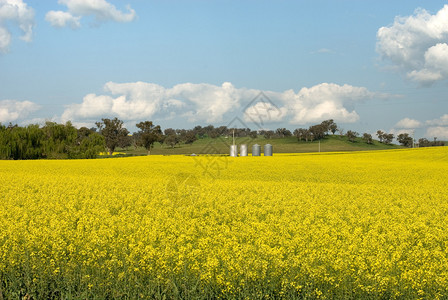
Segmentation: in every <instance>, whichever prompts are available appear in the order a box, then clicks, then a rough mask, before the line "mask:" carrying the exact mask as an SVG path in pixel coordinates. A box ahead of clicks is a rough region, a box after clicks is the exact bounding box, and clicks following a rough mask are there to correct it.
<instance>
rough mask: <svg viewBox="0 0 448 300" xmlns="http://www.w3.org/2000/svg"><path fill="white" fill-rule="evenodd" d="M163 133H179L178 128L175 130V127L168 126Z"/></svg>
mask: <svg viewBox="0 0 448 300" xmlns="http://www.w3.org/2000/svg"><path fill="white" fill-rule="evenodd" d="M163 133H164V134H165V135H171V134H174V135H176V134H177V132H176V130H174V129H173V128H167V129H165V130H164V131H163Z"/></svg>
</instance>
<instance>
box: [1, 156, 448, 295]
mask: <svg viewBox="0 0 448 300" xmlns="http://www.w3.org/2000/svg"><path fill="white" fill-rule="evenodd" d="M447 171H448V147H439V148H425V149H423V148H422V149H410V150H395V151H378V152H357V153H325V154H324V153H320V154H295V155H274V156H273V157H238V158H230V157H213V156H208V157H207V156H199V157H187V156H150V157H135V158H113V159H112V158H110V159H98V160H41V161H0V182H1V183H2V184H1V185H0V204H1V205H0V299H19V298H20V299H22V298H24V297H25V298H26V299H50V298H58V299H91V298H95V299H115V298H116V299H123V298H129V299H135V298H148V299H175V298H182V299H198V298H204V299H205V298H208V299H213V298H223V299H242V298H245V299H257V298H258V299H269V298H276V299H278V298H285V299H291V298H297V299H304V298H322V299H325V298H326V299H351V298H353V299H379V298H383V299H388V298H399V299H416V298H422V299H434V298H447V297H448V249H447V246H448V230H447V229H448V195H447V186H448V176H447V174H448V172H447ZM25 298H24V299H25Z"/></svg>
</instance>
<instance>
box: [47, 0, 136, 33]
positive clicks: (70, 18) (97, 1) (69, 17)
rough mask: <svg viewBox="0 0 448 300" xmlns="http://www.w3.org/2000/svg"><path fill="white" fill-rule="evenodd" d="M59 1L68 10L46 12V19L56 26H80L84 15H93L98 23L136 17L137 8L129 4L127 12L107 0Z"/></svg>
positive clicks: (130, 19)
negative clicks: (134, 8)
mask: <svg viewBox="0 0 448 300" xmlns="http://www.w3.org/2000/svg"><path fill="white" fill-rule="evenodd" d="M58 3H59V4H62V5H65V6H67V9H68V11H66V12H64V11H49V12H48V13H47V14H46V16H45V20H47V21H48V22H50V24H51V25H52V26H54V27H65V26H70V27H72V28H78V27H80V26H81V23H80V20H81V18H82V17H84V16H93V17H94V18H95V20H96V22H98V23H101V22H107V21H115V22H131V21H133V20H134V19H135V17H136V13H135V10H133V9H132V8H131V7H130V6H129V5H128V6H126V9H127V12H122V11H120V10H118V9H117V8H116V7H115V6H114V5H113V4H111V3H109V2H107V1H106V0H59V1H58Z"/></svg>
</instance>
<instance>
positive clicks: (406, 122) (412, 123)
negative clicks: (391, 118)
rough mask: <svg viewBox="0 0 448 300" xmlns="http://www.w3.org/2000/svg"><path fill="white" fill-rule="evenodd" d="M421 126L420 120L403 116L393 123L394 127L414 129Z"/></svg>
mask: <svg viewBox="0 0 448 300" xmlns="http://www.w3.org/2000/svg"><path fill="white" fill-rule="evenodd" d="M421 126H422V123H421V122H420V121H417V120H414V119H410V118H404V119H402V120H400V121H398V123H397V124H395V127H396V128H401V129H415V128H420V127H421Z"/></svg>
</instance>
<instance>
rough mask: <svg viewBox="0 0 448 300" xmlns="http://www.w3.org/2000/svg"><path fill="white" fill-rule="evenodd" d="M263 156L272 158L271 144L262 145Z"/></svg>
mask: <svg viewBox="0 0 448 300" xmlns="http://www.w3.org/2000/svg"><path fill="white" fill-rule="evenodd" d="M264 156H272V145H271V144H266V145H264Z"/></svg>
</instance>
